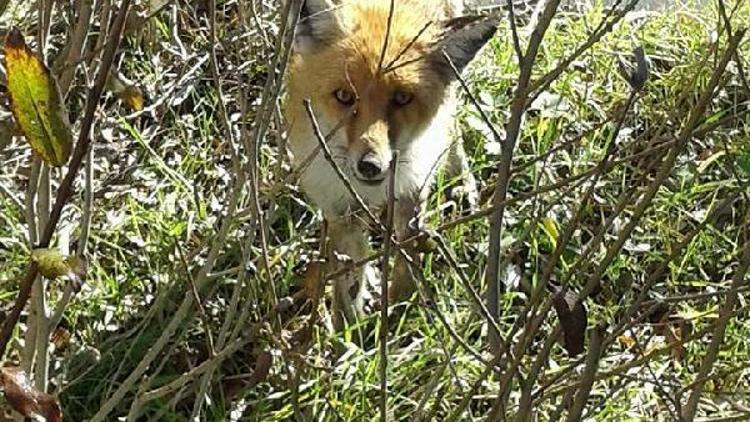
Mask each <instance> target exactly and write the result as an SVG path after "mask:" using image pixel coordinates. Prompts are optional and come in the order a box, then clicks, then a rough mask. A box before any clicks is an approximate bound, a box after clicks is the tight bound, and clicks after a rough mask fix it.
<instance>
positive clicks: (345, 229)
mask: <svg viewBox="0 0 750 422" xmlns="http://www.w3.org/2000/svg"><path fill="white" fill-rule="evenodd" d="M328 238H329V240H330V243H329V248H328V250H329V262H332V263H334V265H333V269H334V271H337V270H339V269H341V268H346V267H348V264H350V263H351V262H356V261H359V260H361V259H363V258H365V257H366V256H367V251H368V242H367V231H366V230H365V228H364V227H362V226H361V225H360V224H357V223H356V222H355V221H353V219H350V218H347V217H337V218H331V219H328ZM365 271H366V269H365V268H364V267H361V266H360V267H357V268H350V269H349V271H347V272H346V273H344V274H343V275H341V276H339V277H336V278H335V279H334V280H333V301H332V308H333V326H334V328H335V329H336V330H341V329H343V328H344V327H345V326H346V325H347V324H352V323H354V322H355V321H356V320H357V318H358V317H359V316H360V315H361V314H362V308H363V293H364V290H365V287H364V284H365V283H364V281H365Z"/></svg>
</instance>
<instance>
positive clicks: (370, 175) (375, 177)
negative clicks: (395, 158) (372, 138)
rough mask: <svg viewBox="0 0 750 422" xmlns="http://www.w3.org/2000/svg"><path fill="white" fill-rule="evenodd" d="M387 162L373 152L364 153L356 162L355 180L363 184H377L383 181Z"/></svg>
mask: <svg viewBox="0 0 750 422" xmlns="http://www.w3.org/2000/svg"><path fill="white" fill-rule="evenodd" d="M388 164H389V161H388V160H387V159H384V157H381V156H380V155H379V154H377V153H376V152H375V151H370V152H367V153H365V154H364V155H363V156H362V157H360V159H359V161H357V166H356V169H357V178H358V179H360V180H361V181H363V182H368V183H379V182H380V181H382V180H383V179H385V176H386V173H387V170H388Z"/></svg>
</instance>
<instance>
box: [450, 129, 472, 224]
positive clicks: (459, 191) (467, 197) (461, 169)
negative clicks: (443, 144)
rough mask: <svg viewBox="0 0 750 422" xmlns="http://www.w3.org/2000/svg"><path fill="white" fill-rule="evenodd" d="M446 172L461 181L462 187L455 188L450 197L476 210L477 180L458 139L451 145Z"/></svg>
mask: <svg viewBox="0 0 750 422" xmlns="http://www.w3.org/2000/svg"><path fill="white" fill-rule="evenodd" d="M445 171H446V174H447V176H448V177H450V178H455V177H458V178H460V179H461V185H459V186H457V187H454V188H453V189H452V190H451V192H450V196H451V197H452V198H453V199H454V200H461V201H464V202H465V203H466V205H467V206H468V209H469V210H475V209H476V207H477V206H478V205H479V189H477V180H476V179H475V178H474V175H473V174H472V173H471V167H470V166H469V159H468V157H467V156H466V151H465V150H464V145H463V142H461V139H456V140H455V141H454V142H453V143H452V144H451V146H450V150H449V151H448V155H447V157H446V162H445ZM459 204H460V202H459Z"/></svg>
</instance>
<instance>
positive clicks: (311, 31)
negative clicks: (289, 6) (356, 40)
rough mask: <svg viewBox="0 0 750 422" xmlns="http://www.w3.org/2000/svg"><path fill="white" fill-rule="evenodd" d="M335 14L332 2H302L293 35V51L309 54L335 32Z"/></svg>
mask: <svg viewBox="0 0 750 422" xmlns="http://www.w3.org/2000/svg"><path fill="white" fill-rule="evenodd" d="M335 12H336V5H335V3H334V2H333V0H303V1H302V9H301V11H300V16H299V21H298V22H297V29H296V31H295V34H294V50H295V51H297V52H298V53H307V52H311V51H313V50H314V49H315V48H316V47H317V46H318V45H320V44H321V43H322V42H323V41H325V40H326V39H327V38H328V37H330V35H331V34H332V33H334V32H335V31H337V30H338V20H337V18H336V13H335ZM290 24H291V23H290Z"/></svg>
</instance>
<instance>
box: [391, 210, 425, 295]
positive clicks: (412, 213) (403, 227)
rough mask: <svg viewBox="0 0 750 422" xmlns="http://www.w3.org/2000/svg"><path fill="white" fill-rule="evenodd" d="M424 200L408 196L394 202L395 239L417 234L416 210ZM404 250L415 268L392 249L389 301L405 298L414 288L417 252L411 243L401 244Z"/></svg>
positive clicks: (418, 261) (403, 238) (399, 239)
mask: <svg viewBox="0 0 750 422" xmlns="http://www.w3.org/2000/svg"><path fill="white" fill-rule="evenodd" d="M424 202H425V201H424V200H414V199H408V198H399V200H398V201H396V203H395V204H394V207H395V209H394V215H393V223H394V229H395V231H396V239H397V240H398V241H399V242H403V241H404V240H406V239H409V238H410V237H413V236H415V235H416V234H418V232H419V230H418V227H419V225H418V221H417V220H416V219H417V218H418V212H419V209H421V207H422V206H423V204H424ZM402 247H404V252H406V254H407V255H408V256H409V257H410V258H411V260H412V262H414V263H416V264H417V265H415V267H416V268H410V267H411V266H412V265H413V264H410V263H409V262H408V261H407V260H406V258H404V256H403V255H401V253H400V252H398V251H394V254H395V255H396V259H395V264H394V267H393V279H392V281H391V284H390V286H388V299H389V300H390V301H391V302H398V301H402V300H406V299H408V298H409V296H411V295H412V293H414V291H415V290H416V287H417V285H416V282H415V280H414V277H413V276H412V271H413V270H416V271H419V270H418V269H417V268H419V263H420V260H419V253H418V252H417V251H416V250H415V249H414V248H413V247H412V246H411V245H402Z"/></svg>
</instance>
